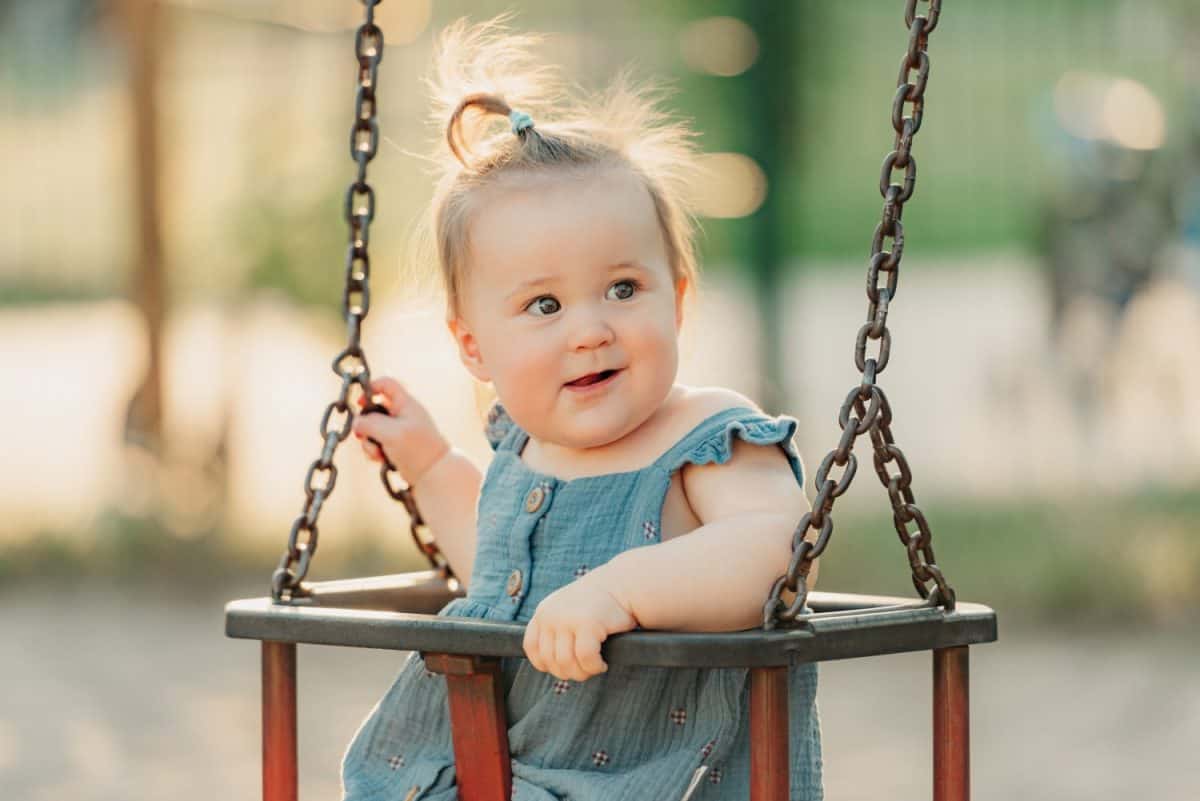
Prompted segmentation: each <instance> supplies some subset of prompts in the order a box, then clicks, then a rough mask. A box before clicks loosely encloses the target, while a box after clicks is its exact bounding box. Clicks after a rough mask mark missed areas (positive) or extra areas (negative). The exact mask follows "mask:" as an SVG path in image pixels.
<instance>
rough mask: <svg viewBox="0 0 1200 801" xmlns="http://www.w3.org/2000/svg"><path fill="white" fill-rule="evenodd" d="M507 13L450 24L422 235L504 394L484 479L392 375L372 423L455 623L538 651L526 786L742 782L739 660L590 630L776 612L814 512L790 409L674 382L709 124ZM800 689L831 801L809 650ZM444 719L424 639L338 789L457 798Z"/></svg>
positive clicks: (799, 739)
mask: <svg viewBox="0 0 1200 801" xmlns="http://www.w3.org/2000/svg"><path fill="white" fill-rule="evenodd" d="M502 22H503V20H497V21H493V22H490V23H484V24H482V25H477V26H469V25H468V24H467V23H466V22H465V21H460V22H458V23H456V24H454V25H452V26H450V27H449V28H448V29H447V30H446V31H444V32H443V34H442V35H441V37H440V38H439V41H438V48H437V52H436V59H437V60H436V62H435V72H434V75H435V78H434V79H433V81H432V85H433V88H434V90H435V94H436V97H437V98H438V99H439V100H440V101H442V103H441V105H442V106H444V108H443V109H442V111H441V112H440V113H442V114H443V116H441V121H442V122H443V124H445V131H446V142H447V143H448V146H449V151H450V152H449V154H447V155H449V156H452V157H453V159H454V161H453V162H449V160H448V167H449V168H448V170H447V173H446V175H445V177H444V179H443V181H442V182H441V183H440V185H439V187H438V189H437V192H436V194H435V197H434V202H433V206H432V214H431V229H432V233H433V241H434V243H435V245H436V251H437V261H438V263H439V265H440V268H441V271H442V277H443V279H444V285H445V287H446V295H447V322H448V326H449V329H450V332H451V334H452V335H453V337H454V340H455V342H456V343H457V347H458V353H459V356H460V358H461V360H462V363H463V364H464V365H465V366H466V369H467V370H468V371H469V372H470V373H471V375H473V376H474V377H475V378H476V379H478V380H479V381H481V382H487V383H490V384H492V385H493V386H494V388H495V394H496V397H497V402H496V403H495V405H494V406H493V407H492V409H491V411H490V413H489V414H488V419H487V427H486V434H487V438H488V441H489V442H490V444H491V446H492V449H493V450H494V451H495V454H494V458H493V459H492V461H491V464H490V465H489V466H488V468H487V473H486V475H485V476H481V474H480V471H479V470H478V469H477V468H476V467H475V466H474V465H473V464H472V463H471V462H470V461H469V460H468V459H467V458H466V457H465V456H464V455H463V454H462V453H461V452H460V451H458V450H456V449H454V448H453V447H451V446H450V444H449V443H448V442H447V441H446V440H445V438H444V437H443V436H442V435H441V434H440V433H439V431H438V429H437V427H436V426H435V425H434V423H433V421H432V419H431V417H430V415H429V414H428V412H427V411H426V410H425V408H424V407H423V406H422V405H421V404H420V403H419V402H418V401H417V400H416V398H414V397H413V396H412V395H410V394H409V393H408V392H407V391H406V389H405V388H404V387H402V386H401V385H400V384H399V383H398V382H396V381H395V380H393V379H390V378H380V379H379V380H377V381H375V382H373V384H372V387H371V389H372V393H373V394H377V395H378V396H382V398H383V399H384V403H385V405H386V406H387V407H388V413H387V414H370V415H359V416H358V418H357V419H356V420H355V423H354V431H355V434H356V436H358V437H359V439H360V440H361V441H362V443H363V447H364V449H365V450H366V451H367V453H368V455H369V456H370V458H372V459H375V460H380V459H382V458H383V454H381V453H380V452H379V449H378V448H376V447H375V445H374V444H372V443H370V442H368V441H367V439H368V438H371V439H374V440H376V441H377V442H379V443H381V444H382V446H383V450H384V452H386V455H387V457H388V458H389V459H390V460H391V461H392V463H393V464H394V465H395V466H396V467H397V469H398V471H399V472H400V474H401V476H402V477H403V478H404V479H405V480H406V481H407V482H408V483H409V484H411V485H412V487H413V492H414V495H415V497H416V500H417V503H418V505H419V506H420V508H421V511H422V514H423V515H424V517H425V518H426V520H427V521H428V522H429V524H430V526H431V528H432V530H433V531H434V532H435V534H436V536H437V541H438V545H439V546H440V548H441V550H442V551H443V553H444V554H445V556H446V558H447V560H448V561H449V562H450V565H451V567H452V568H453V570H454V572H455V574H457V575H458V576H459V577H460V578H462V579H464V580H465V579H466V577H468V576H469V577H470V578H469V581H467V582H466V585H465V586H466V590H467V595H466V597H464V598H459V599H456V600H454V601H452V602H451V603H450V604H448V605H447V606H446V607H445V608H444V609H442V610H441V612H440V613H439V614H440V615H452V616H459V617H473V618H480V619H485V620H501V621H516V622H520V623H524V624H525V625H526V630H525V631H526V633H525V638H524V650H525V655H526V656H527V659H506V660H502V664H501V667H502V677H503V682H504V689H505V697H506V711H507V716H508V724H509V730H508V739H509V749H510V753H511V757H512V777H513V798H514V799H516V801H564V800H565V799H570V801H624V800H625V799H631V800H633V801H682V799H685V798H686V799H688V800H689V801H713V800H714V799H733V800H735V801H737V800H740V799H748V798H749V740H748V731H747V730H748V717H749V709H748V699H749V674H748V671H746V670H744V669H696V668H689V669H666V668H647V667H615V666H614V667H613V668H612V669H610V668H609V666H608V665H607V664H605V662H604V660H603V659H602V657H601V652H600V646H601V643H602V642H603V641H604V640H605V639H606V638H607V637H608V636H609V635H612V634H616V633H619V632H624V631H630V630H632V629H636V628H643V629H664V630H673V631H707V632H713V631H732V630H738V629H748V628H754V627H757V626H759V625H761V622H762V620H761V618H762V609H763V604H764V602H765V600H766V596H767V592H768V590H769V588H770V587H771V585H772V582H773V581H774V580H775V579H776V578H778V577H779V576H781V575H782V574H783V573H785V572H786V570H787V564H788V561H789V558H790V556H791V538H792V532H793V530H794V527H795V525H796V522H797V521H798V520H799V519H800V518H801V517H802V516H803V515H804V513H805V512H806V511H807V509H808V502H807V500H806V499H805V496H804V492H803V489H802V480H803V467H802V465H801V461H800V457H799V455H798V454H797V452H796V449H795V445H794V444H793V441H792V435H793V434H794V432H795V429H796V421H795V420H794V419H791V418H789V417H770V416H767V415H765V414H764V413H763V412H762V411H760V410H759V409H758V408H757V406H756V405H755V404H754V403H753V402H751V401H750V400H748V399H746V398H745V397H743V396H742V395H739V394H738V393H736V392H733V391H730V390H727V389H720V388H693V387H686V386H683V385H680V384H678V383H676V380H675V378H676V372H677V366H678V334H679V328H680V325H681V324H682V321H683V312H684V299H685V296H686V294H687V293H688V290H689V287H691V286H692V285H693V284H694V282H695V272H696V266H695V258H694V253H693V247H692V235H693V227H692V221H691V217H690V216H689V214H688V212H687V209H686V207H685V203H684V191H683V180H684V177H685V174H686V171H685V169H684V168H686V167H687V166H688V165H689V164H690V163H691V162H692V160H693V157H694V148H693V146H692V144H691V136H692V135H691V133H690V132H689V131H688V130H686V129H685V128H683V127H681V126H680V125H678V124H676V123H671V122H669V121H668V120H667V119H666V118H665V117H664V116H663V115H662V114H660V113H659V112H658V111H656V107H655V105H654V103H653V102H652V101H651V100H648V99H647V97H646V93H645V92H644V91H639V90H636V89H633V88H631V87H630V86H629V84H628V82H627V81H626V80H624V79H623V78H622V79H619V80H618V81H617V82H616V84H615V86H614V88H613V89H611V90H610V91H609V92H607V93H606V94H605V95H604V96H603V97H602V98H600V99H599V100H598V101H593V102H592V105H591V106H590V107H589V106H587V105H582V106H568V105H567V103H566V101H565V100H563V99H561V97H560V93H559V92H558V90H556V89H555V88H554V87H555V76H554V74H553V73H552V72H550V71H549V70H548V69H547V68H546V67H544V66H542V65H540V64H537V63H536V62H534V60H533V58H532V50H533V46H534V45H535V44H536V42H537V41H538V40H537V39H536V38H535V37H532V36H528V35H517V34H513V33H511V32H509V31H508V30H506V29H505V28H504V27H503V24H502ZM497 120H499V121H502V122H503V123H504V128H503V130H502V131H499V132H497V131H496V130H495V129H494V126H492V125H491V123H494V122H496V121H497ZM363 401H364V402H365V398H364V399H363ZM813 576H814V577H815V571H814V574H813ZM784 600H785V601H789V600H790V599H789V598H786V597H785V598H784ZM790 690H791V709H790V719H791V753H792V761H791V775H792V779H791V782H792V783H791V798H792V799H818V798H820V797H821V795H822V788H821V756H820V727H819V722H818V718H817V708H816V698H815V694H816V666H815V665H811V664H806V665H795V666H793V667H792V668H791V669H790ZM448 717H449V716H448V707H447V698H446V685H445V680H444V678H443V677H442V676H440V675H438V674H434V673H432V672H430V671H428V670H426V669H425V666H424V664H423V662H422V660H421V658H420V655H419V654H412V655H411V656H410V657H409V658H408V660H407V661H406V662H405V664H404V666H403V668H402V669H401V672H400V674H399V676H398V677H397V678H396V680H395V683H394V684H393V686H392V687H391V689H390V690H389V691H388V692H387V694H386V695H385V696H384V698H383V699H382V700H381V701H380V702H379V703H378V704H377V705H376V707H375V709H374V710H372V712H371V713H370V715H368V717H367V718H366V720H365V721H364V722H363V724H362V726H361V728H360V729H359V731H358V733H357V734H356V735H355V738H354V740H353V742H352V743H351V744H350V747H349V749H348V750H347V752H346V754H345V758H344V764H343V784H344V788H345V798H346V799H348V801H369V800H370V801H375V800H378V801H383V799H389V800H390V801H416V800H417V799H421V801H455V799H456V798H457V795H456V785H455V769H454V752H453V746H452V743H451V735H450V729H449V721H448ZM694 778H695V779H699V781H693V779H694Z"/></svg>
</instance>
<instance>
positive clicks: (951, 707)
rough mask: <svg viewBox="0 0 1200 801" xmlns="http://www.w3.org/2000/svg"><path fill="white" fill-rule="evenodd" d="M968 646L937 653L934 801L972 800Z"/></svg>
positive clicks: (934, 693)
mask: <svg viewBox="0 0 1200 801" xmlns="http://www.w3.org/2000/svg"><path fill="white" fill-rule="evenodd" d="M967 668H968V665H967V646H965V645H959V646H956V647H954V648H941V649H938V650H935V651H934V652H933V801H969V799H970V797H971V743H970V729H971V726H970V700H971V699H970V693H969V686H970V677H969V673H968V669H967Z"/></svg>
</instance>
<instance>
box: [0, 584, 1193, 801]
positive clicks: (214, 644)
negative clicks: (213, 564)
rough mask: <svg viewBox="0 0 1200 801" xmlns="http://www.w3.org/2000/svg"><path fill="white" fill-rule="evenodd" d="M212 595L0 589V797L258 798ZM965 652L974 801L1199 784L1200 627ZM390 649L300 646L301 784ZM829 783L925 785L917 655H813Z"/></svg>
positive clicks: (333, 766)
mask: <svg viewBox="0 0 1200 801" xmlns="http://www.w3.org/2000/svg"><path fill="white" fill-rule="evenodd" d="M260 594H262V587H260V586H257V585H254V586H241V587H235V588H231V589H229V590H227V591H225V592H222V593H220V594H216V595H213V596H212V597H211V598H205V599H199V600H197V599H188V598H185V597H172V595H171V594H169V593H167V592H165V591H159V590H149V589H141V590H135V591H132V592H128V591H125V592H123V591H121V590H119V589H117V588H114V587H88V588H82V589H79V590H76V591H73V592H67V593H64V592H61V591H60V592H58V593H55V592H51V591H49V590H45V589H21V590H14V589H10V590H8V591H6V592H3V593H0V632H3V635H4V636H3V639H2V640H0V665H2V666H3V667H0V676H2V677H3V687H4V690H3V692H2V693H0V797H3V798H4V799H6V801H50V800H51V799H53V801H63V799H71V800H72V801H140V800H141V799H146V800H147V801H149V799H155V801H158V799H162V798H173V799H176V801H193V800H194V801H200V799H204V800H205V801H210V799H255V798H258V797H259V793H260V784H259V774H258V770H259V706H258V703H259V699H258V680H259V675H258V649H257V644H256V643H252V642H249V641H242V640H228V639H226V638H225V637H224V634H223V618H222V606H223V603H224V600H226V599H228V598H232V597H248V596H254V595H260ZM1001 625H1002V636H1003V637H1004V639H1003V641H1002V642H1001V643H999V644H996V645H989V646H983V647H978V648H975V649H974V650H973V656H972V679H973V686H972V716H973V718H972V732H971V736H972V747H973V749H974V761H973V782H972V783H973V788H974V798H975V799H978V800H980V801H991V800H993V799H994V801H1009V799H1013V798H1021V799H1052V800H1053V801H1074V800H1075V799H1079V801H1085V800H1086V801H1108V800H1109V799H1111V800H1112V801H1117V800H1118V799H1120V800H1121V801H1125V799H1128V798H1152V799H1156V801H1176V800H1177V801H1184V800H1185V799H1187V800H1188V801H1190V800H1191V799H1194V798H1196V794H1197V792H1198V790H1197V788H1198V787H1200V765H1198V763H1197V760H1196V759H1195V748H1196V744H1197V743H1200V637H1196V636H1195V633H1194V632H1193V633H1192V635H1191V636H1190V637H1183V636H1179V635H1174V636H1172V635H1168V634H1164V633H1139V632H1134V631H1124V630H1122V631H1116V632H1112V633H1111V634H1108V633H1104V632H1100V631H1096V632H1091V633H1076V634H1066V633H1063V632H1057V633H1055V632H1047V631H1044V630H1038V631H1021V630H1020V628H1019V625H1018V623H1017V621H1003V620H1002V621H1001ZM399 661H400V655H398V654H394V653H389V652H381V651H368V650H358V649H335V648H327V647H322V646H301V648H300V668H299V683H300V698H301V707H300V726H301V743H300V749H301V758H302V760H303V762H304V764H303V767H302V770H301V787H302V791H301V798H302V799H305V801H315V800H316V799H337V798H339V797H340V796H339V785H338V778H337V771H338V763H339V760H340V757H341V752H342V749H343V748H344V747H345V745H346V743H347V742H348V741H349V739H350V736H351V735H352V734H353V732H354V730H355V728H356V726H357V724H358V722H359V721H360V720H361V719H362V717H363V716H364V715H366V713H367V712H368V711H369V709H370V708H371V706H372V705H373V704H374V703H375V702H376V700H378V698H379V697H380V695H382V693H383V692H384V690H385V689H386V688H387V686H388V684H389V683H390V681H391V679H392V677H393V675H394V673H395V671H396V669H397V667H398V664H399ZM821 681H822V687H821V705H822V707H821V709H822V717H823V725H824V736H825V754H826V795H827V797H828V798H830V799H832V800H834V801H854V800H855V799H864V801H865V799H880V798H889V799H893V798H894V799H899V798H908V799H916V798H928V797H930V794H931V793H930V776H929V773H930V770H929V764H930V759H931V756H930V753H931V751H930V745H929V739H930V735H929V726H930V724H929V717H930V713H929V695H930V679H929V657H928V655H925V654H917V655H904V656H896V657H886V658H876V659H867V660H858V661H854V662H840V663H831V664H828V665H826V666H824V667H823V672H822V678H821Z"/></svg>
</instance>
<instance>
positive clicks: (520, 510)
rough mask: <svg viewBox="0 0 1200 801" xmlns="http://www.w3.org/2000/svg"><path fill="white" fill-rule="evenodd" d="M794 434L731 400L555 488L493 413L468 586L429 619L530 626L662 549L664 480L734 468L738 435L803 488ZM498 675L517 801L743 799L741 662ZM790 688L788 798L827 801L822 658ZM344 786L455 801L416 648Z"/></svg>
mask: <svg viewBox="0 0 1200 801" xmlns="http://www.w3.org/2000/svg"><path fill="white" fill-rule="evenodd" d="M795 430H796V421H795V420H794V419H792V418H790V417H786V416H785V417H778V418H772V417H768V416H766V415H764V414H762V413H761V412H757V411H754V410H752V409H748V408H732V409H726V410H724V411H721V412H718V413H717V414H714V415H712V416H711V417H709V418H708V419H706V420H704V421H703V422H702V423H700V424H699V425H697V426H696V427H695V428H694V429H693V430H692V431H691V432H689V433H688V434H687V435H685V436H684V437H683V438H682V439H681V440H680V441H679V442H677V443H676V444H675V445H674V446H673V447H672V448H670V450H668V451H667V452H666V453H664V454H663V455H662V456H660V457H659V458H658V459H657V460H656V461H655V462H654V463H653V464H651V465H649V466H648V467H645V468H643V469H641V470H636V471H630V472H624V473H611V474H607V475H599V476H587V477H583V478H577V479H572V480H569V481H564V480H562V479H558V478H555V477H553V476H549V475H545V474H542V473H538V472H536V471H534V470H531V469H530V468H529V467H528V466H526V464H525V463H524V462H522V461H521V459H520V453H521V450H522V448H523V447H524V446H525V443H526V441H527V440H528V438H529V437H528V434H527V433H525V432H524V431H523V430H522V429H521V428H520V427H518V426H517V425H516V424H515V423H513V421H512V419H511V418H510V417H508V415H507V414H506V413H505V412H504V410H503V408H502V407H500V406H499V405H497V406H495V407H493V409H492V411H491V413H490V414H489V417H488V427H487V435H488V441H489V442H490V443H491V445H492V447H493V449H494V450H495V451H496V453H495V457H494V459H493V460H492V463H491V465H490V466H489V468H488V471H487V475H486V476H485V478H484V481H483V486H482V488H481V490H480V498H479V508H478V520H479V529H478V540H477V546H476V547H477V552H476V558H475V566H474V570H473V572H472V574H471V582H470V586H469V590H468V594H467V596H466V597H465V598H457V599H455V600H453V601H451V602H450V603H449V604H447V605H446V607H445V608H443V609H442V610H441V611H440V612H439V613H438V614H439V615H451V616H457V617H472V618H481V619H485V620H503V621H506V622H512V621H516V622H527V621H528V620H529V619H530V618H531V617H533V613H534V611H535V610H536V609H537V606H538V603H540V602H541V600H542V599H543V598H545V597H546V596H547V595H549V594H550V593H551V592H553V591H554V590H556V589H558V588H559V587H561V586H563V585H564V584H566V583H567V582H570V581H573V580H574V579H575V578H577V577H579V576H582V575H583V574H585V573H587V571H588V570H590V569H592V568H594V567H597V566H599V565H602V564H604V563H605V562H608V561H609V560H610V559H612V558H613V557H614V556H616V555H617V554H618V553H620V552H621V551H624V550H627V549H629V548H639V547H642V546H645V545H653V544H654V543H657V542H659V532H660V527H661V524H662V508H663V502H664V500H665V498H666V493H667V489H668V486H669V485H670V482H671V476H672V474H673V473H674V472H675V471H677V470H678V469H679V468H680V467H682V466H683V465H684V464H686V463H689V462H690V463H693V464H707V463H712V462H716V463H718V464H721V463H725V462H728V461H729V459H730V457H731V455H732V446H733V438H734V437H738V438H740V439H742V440H744V441H746V442H749V443H753V444H756V445H778V446H779V447H781V448H782V449H783V450H784V452H785V453H786V454H787V456H788V460H789V462H790V463H791V467H792V471H793V472H794V473H795V476H796V481H797V482H800V483H801V484H803V467H802V465H801V461H800V457H799V455H798V454H797V452H796V449H795V445H794V443H793V442H792V435H793V434H794V433H795ZM513 588H515V589H516V594H515V595H510V594H509V592H508V590H509V589H513ZM766 589H767V588H764V589H763V598H764V600H765V599H766ZM501 668H502V677H503V680H504V686H505V693H506V694H505V697H506V712H507V715H508V724H509V729H508V747H509V753H510V756H511V758H512V778H513V795H512V797H513V799H514V801H627V800H628V801H681V799H683V797H684V795H685V792H686V790H687V788H688V787H689V786H690V785H692V783H693V780H694V779H696V778H697V777H699V779H698V781H699V783H698V784H697V785H696V786H695V787H694V789H693V792H692V794H691V795H690V796H689V797H688V799H689V801H718V800H719V801H727V800H728V801H742V800H743V799H749V796H750V790H749V786H750V785H749V781H750V780H749V773H750V749H749V736H748V734H749V733H748V729H749V725H748V723H749V689H750V683H749V673H748V671H747V670H745V669H740V668H720V669H716V668H706V669H701V668H685V669H679V668H659V667H640V666H631V667H623V666H617V665H612V666H610V667H609V669H608V671H607V672H605V673H601V674H598V675H596V676H593V677H591V678H589V679H588V680H587V681H585V682H576V681H565V680H560V679H557V678H555V677H554V676H553V675H551V674H548V673H541V672H539V671H538V670H537V669H535V668H534V667H533V666H532V665H531V664H530V663H529V660H527V659H523V658H511V659H503V660H501ZM789 685H790V692H791V709H790V721H791V729H790V735H791V754H792V759H791V793H790V797H791V799H792V801H813V800H814V799H820V798H822V786H821V730H820V722H819V719H818V715H817V705H816V691H817V670H816V665H815V664H812V663H808V664H796V665H792V666H791V668H790V669H789ZM342 782H343V787H344V792H345V795H344V801H384V800H385V799H386V800H387V801H418V799H419V800H420V801H457V788H456V786H455V771H454V749H453V745H452V742H451V735H450V726H449V713H448V705H447V698H446V682H445V678H444V677H442V676H441V675H439V674H435V673H432V672H430V671H428V670H427V669H426V668H425V665H424V663H423V661H422V659H421V656H420V654H417V653H413V654H411V655H410V656H409V657H408V658H407V660H406V661H405V663H404V665H403V667H402V668H401V670H400V674H399V676H398V677H397V678H396V680H395V682H394V684H393V685H392V687H391V689H389V690H388V692H387V694H386V695H385V696H384V697H383V698H382V699H381V700H380V701H379V703H378V704H377V705H376V706H375V708H374V709H373V710H372V711H371V713H370V714H369V715H368V716H367V718H366V720H364V721H363V723H362V725H361V727H360V728H359V730H358V732H357V734H356V735H355V737H354V739H353V741H352V742H351V743H350V746H349V748H348V749H347V751H346V754H345V757H344V759H343V764H342Z"/></svg>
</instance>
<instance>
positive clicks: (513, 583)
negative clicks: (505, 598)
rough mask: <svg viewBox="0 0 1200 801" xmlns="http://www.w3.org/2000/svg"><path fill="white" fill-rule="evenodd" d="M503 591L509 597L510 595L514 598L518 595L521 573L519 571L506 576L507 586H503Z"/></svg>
mask: <svg viewBox="0 0 1200 801" xmlns="http://www.w3.org/2000/svg"><path fill="white" fill-rule="evenodd" d="M505 590H506V591H507V592H508V594H509V595H512V596H514V597H515V596H516V594H517V593H519V592H520V591H521V571H520V570H514V571H513V572H511V573H509V574H508V584H507V585H506V586H505Z"/></svg>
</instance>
